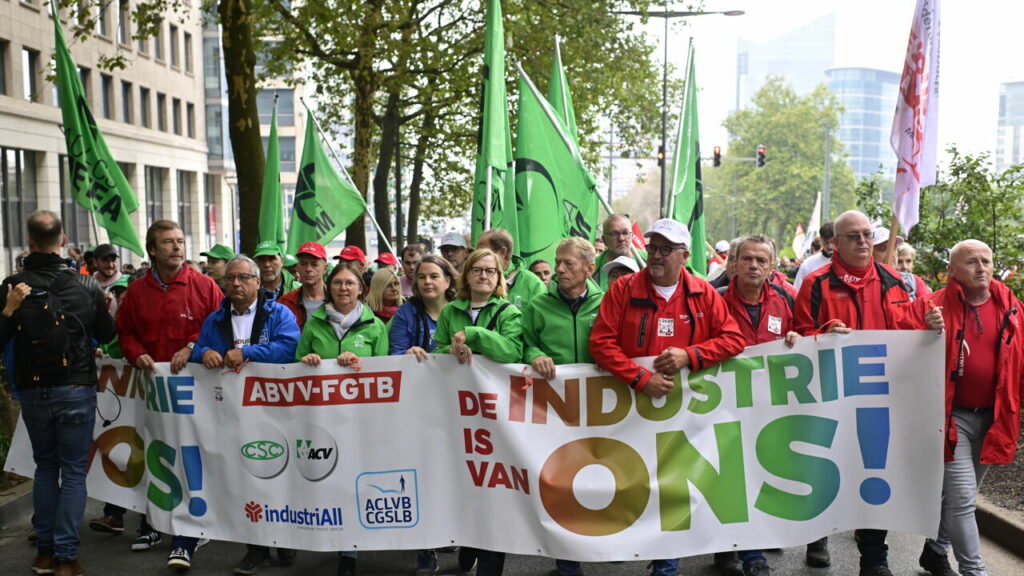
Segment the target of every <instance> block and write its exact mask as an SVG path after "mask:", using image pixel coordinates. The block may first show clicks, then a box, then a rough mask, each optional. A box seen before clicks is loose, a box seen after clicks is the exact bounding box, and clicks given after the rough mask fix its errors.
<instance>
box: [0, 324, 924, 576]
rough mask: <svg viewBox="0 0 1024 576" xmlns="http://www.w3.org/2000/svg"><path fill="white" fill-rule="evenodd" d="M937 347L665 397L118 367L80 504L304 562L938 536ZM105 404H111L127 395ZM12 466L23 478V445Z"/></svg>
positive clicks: (515, 373) (476, 378)
mask: <svg viewBox="0 0 1024 576" xmlns="http://www.w3.org/2000/svg"><path fill="white" fill-rule="evenodd" d="M943 341H944V336H940V335H938V334H936V333H934V332H924V331H921V332H909V331H904V332H870V331H863V332H859V331H858V332H854V333H852V334H848V335H827V336H823V337H820V338H818V339H814V338H801V339H800V340H799V342H798V343H797V345H796V347H795V348H792V349H790V348H787V347H785V346H784V345H782V344H781V343H773V344H764V345H760V346H755V347H751V348H748V349H746V350H745V352H744V354H742V355H741V356H738V357H736V358H732V359H730V360H728V361H726V362H724V363H722V364H720V365H718V366H714V367H711V368H709V369H706V370H703V371H701V372H696V373H690V374H683V376H682V379H681V385H680V386H677V387H676V389H675V390H674V391H673V393H672V394H670V395H669V396H667V397H666V398H663V399H660V400H652V399H651V398H650V397H649V396H647V395H646V394H643V393H634V392H633V391H631V390H630V389H629V388H628V387H627V386H625V385H623V384H622V383H620V382H618V381H617V380H615V379H614V378H612V377H610V376H609V375H608V374H607V373H602V372H600V371H598V370H596V369H595V368H594V367H593V366H589V365H572V366H560V367H559V368H558V375H559V378H558V379H557V380H556V381H552V382H546V381H544V380H539V379H537V380H533V381H532V385H531V386H526V384H528V382H527V380H526V379H525V378H524V377H523V367H522V366H521V365H500V364H495V363H492V362H489V361H487V360H485V359H484V358H482V357H475V358H474V360H473V363H472V364H471V365H468V366H460V365H458V364H457V363H456V362H455V361H454V358H452V357H450V356H435V357H433V358H431V359H430V360H428V361H425V362H423V363H417V362H416V360H415V358H414V357H412V356H401V357H387V358H366V359H363V361H362V369H361V371H360V372H358V373H355V372H353V371H351V370H349V369H347V368H339V367H338V366H336V365H334V366H328V365H324V366H321V367H319V368H316V369H311V368H308V367H306V366H302V365H299V364H293V365H258V364H250V365H246V366H245V367H244V369H243V370H242V372H241V373H240V374H235V373H233V372H228V373H226V374H222V373H221V371H220V370H206V369H205V368H203V367H201V366H199V365H189V367H188V369H187V370H185V371H183V372H182V373H181V374H178V375H171V374H170V372H169V369H168V365H166V364H161V365H160V366H159V371H158V372H157V374H156V375H155V378H149V377H143V376H141V375H140V373H139V372H138V371H136V370H135V369H133V368H130V367H127V366H125V365H124V364H121V363H105V364H104V366H103V367H102V368H101V381H102V382H105V383H106V384H107V386H108V388H109V389H110V390H111V391H108V392H104V393H102V394H101V395H100V402H99V405H100V410H101V412H102V413H103V416H104V417H106V418H113V417H114V415H115V414H116V413H117V411H118V408H117V403H116V402H115V401H114V400H115V399H117V400H119V401H120V403H121V409H120V415H119V417H117V419H116V421H114V422H113V423H112V425H111V426H109V427H104V426H103V425H102V423H100V422H99V421H97V427H96V436H97V439H96V450H95V454H94V457H93V458H92V467H91V470H90V474H89V491H90V495H91V496H93V497H95V498H99V499H102V500H107V501H111V502H116V503H118V504H122V505H125V506H129V507H131V508H135V509H143V508H145V509H146V510H147V511H148V513H149V514H150V522H152V523H153V525H154V526H156V527H157V528H159V529H161V530H164V531H166V532H170V533H174V534H183V535H194V536H203V537H208V538H214V539H220V540H235V541H243V542H252V543H259V544H265V545H273V546H282V547H289V548H301V549H309V550H321V551H325V550H353V549H356V550H377V549H384V550H387V549H423V548H434V547H440V546H446V545H451V544H460V545H466V546H473V547H478V548H485V549H490V550H502V551H507V552H513V553H519V554H538V555H545V556H552V557H557V558H564V559H577V560H583V561H606V560H636V559H652V558H669V557H678V556H690V555H695V554H701V553H706V552H709V551H713V550H723V549H728V548H730V547H736V548H738V549H756V548H774V547H787V546H797V545H802V544H805V543H807V542H810V541H812V540H814V539H816V538H818V537H820V536H823V535H828V534H833V533H835V532H839V531H845V530H850V529H854V528H887V529H893V530H900V531H906V532H915V533H919V534H923V535H934V534H935V532H936V530H937V527H938V521H939V496H940V489H941V478H942V473H941V472H942V442H943V376H942V366H943V361H942V359H943ZM115 396H116V398H115ZM6 469H7V470H11V471H14V472H17V473H19V474H23V475H29V476H31V473H32V460H31V452H30V449H29V447H28V442H27V440H26V438H25V433H24V430H23V429H19V431H18V434H17V437H16V438H15V442H14V444H13V446H12V449H11V454H10V456H9V458H8V462H7V464H6Z"/></svg>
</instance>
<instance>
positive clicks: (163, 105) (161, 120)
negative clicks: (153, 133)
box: [156, 92, 167, 132]
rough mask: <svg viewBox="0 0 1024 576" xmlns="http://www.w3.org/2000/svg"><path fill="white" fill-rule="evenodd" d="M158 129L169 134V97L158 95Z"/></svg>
mask: <svg viewBox="0 0 1024 576" xmlns="http://www.w3.org/2000/svg"><path fill="white" fill-rule="evenodd" d="M156 129H157V130H159V131H161V132H167V96H166V95H165V94H161V93H159V92H157V93H156Z"/></svg>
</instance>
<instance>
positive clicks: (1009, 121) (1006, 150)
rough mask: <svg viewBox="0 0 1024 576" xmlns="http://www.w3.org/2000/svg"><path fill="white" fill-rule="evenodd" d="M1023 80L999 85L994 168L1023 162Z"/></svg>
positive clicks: (1001, 168)
mask: <svg viewBox="0 0 1024 576" xmlns="http://www.w3.org/2000/svg"><path fill="white" fill-rule="evenodd" d="M1022 140H1024V81H1020V82H1004V83H1003V84H1001V85H1000V86H999V134H998V135H997V137H996V170H998V171H1000V172H1002V171H1003V170H1006V169H1007V168H1009V167H1010V166H1013V165H1015V164H1020V163H1022V162H1024V142H1022Z"/></svg>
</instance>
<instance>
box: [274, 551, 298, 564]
mask: <svg viewBox="0 0 1024 576" xmlns="http://www.w3.org/2000/svg"><path fill="white" fill-rule="evenodd" d="M298 555H299V551H298V550H294V549H292V548H278V549H277V563H278V564H280V565H281V566H291V565H292V564H293V563H295V557H296V556H298Z"/></svg>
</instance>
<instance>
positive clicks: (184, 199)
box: [178, 170, 195, 238]
mask: <svg viewBox="0 0 1024 576" xmlns="http://www.w3.org/2000/svg"><path fill="white" fill-rule="evenodd" d="M193 178H195V173H194V172H185V171H182V170H178V225H179V226H181V231H182V232H183V233H184V234H185V238H191V236H192V193H193V190H192V180H193Z"/></svg>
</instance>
